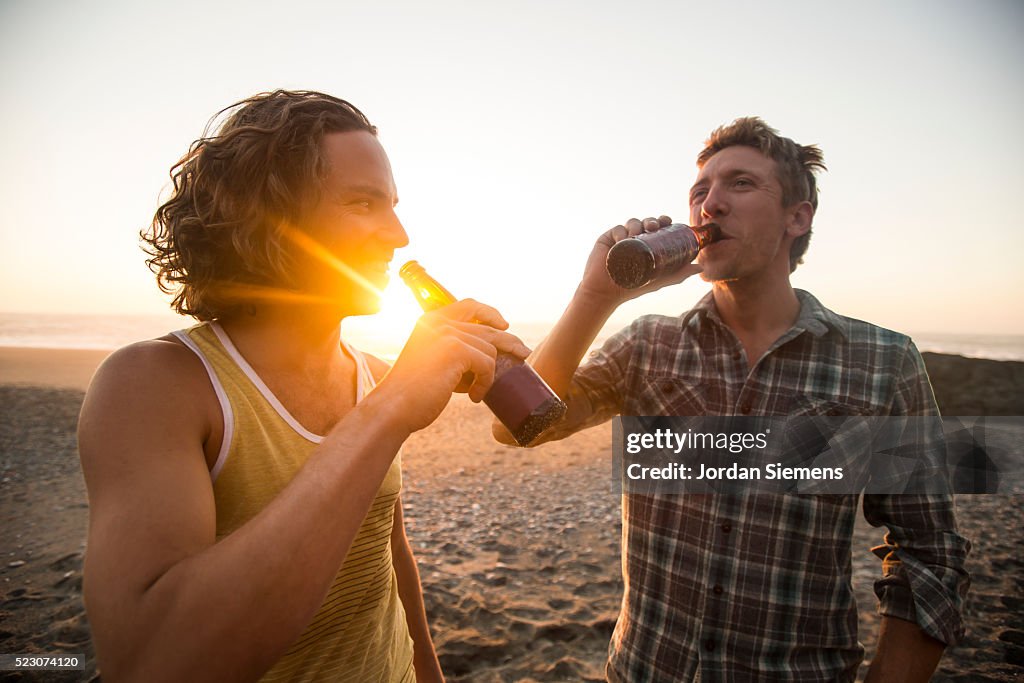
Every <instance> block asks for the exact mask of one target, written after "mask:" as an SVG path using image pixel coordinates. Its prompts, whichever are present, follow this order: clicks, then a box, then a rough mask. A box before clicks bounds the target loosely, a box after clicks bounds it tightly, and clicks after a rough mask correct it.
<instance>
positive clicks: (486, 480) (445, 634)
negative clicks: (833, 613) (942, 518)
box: [0, 349, 1024, 683]
mask: <svg viewBox="0 0 1024 683" xmlns="http://www.w3.org/2000/svg"><path fill="white" fill-rule="evenodd" d="M102 355H103V354H102V353H99V352H64V351H60V352H57V351H35V350H34V351H32V352H24V351H12V350H10V349H0V553H2V560H0V652H6V653H23V652H45V653H57V652H65V653H82V654H84V655H85V656H86V658H87V667H86V670H85V671H84V672H75V673H66V674H54V673H49V672H48V673H44V674H34V675H27V674H17V673H10V672H0V680H26V681H28V680H46V681H52V680H68V681H79V680H90V679H92V678H93V677H94V676H95V659H94V655H93V649H92V646H91V644H90V642H89V628H88V620H87V618H86V616H85V613H84V610H83V607H82V600H81V566H82V556H83V552H84V549H85V528H86V515H87V499H86V495H85V487H84V484H83V482H82V477H81V472H80V469H79V466H78V460H77V454H76V451H75V424H76V420H77V415H78V409H79V406H80V403H81V399H82V389H83V388H84V384H85V382H86V381H87V379H88V375H89V374H90V373H91V369H90V367H94V366H95V364H96V363H97V362H98V361H99V360H100V358H101V357H102ZM926 361H927V362H928V364H929V368H930V370H931V372H932V376H933V383H934V384H935V387H936V394H937V395H938V396H939V398H940V403H941V402H943V401H945V404H944V405H943V406H942V407H943V408H944V412H945V413H946V414H977V412H973V411H972V412H963V411H959V412H958V411H956V410H952V411H951V410H950V409H949V407H948V406H950V405H953V404H951V403H950V401H951V400H953V399H955V400H959V401H962V402H964V403H963V405H968V406H969V405H981V404H980V403H978V402H979V401H988V403H987V404H985V405H987V408H986V410H988V411H991V412H990V413H989V414H1014V415H1021V414H1024V411H1021V410H1020V409H1019V408H1017V405H1018V403H1015V401H1017V402H1019V401H1020V400H1021V398H1022V397H1024V391H1022V388H1024V373H1022V372H1021V371H1022V369H1024V364H1021V363H1016V364H1014V363H995V364H994V365H993V366H989V365H988V364H987V363H994V362H985V361H973V360H966V359H964V360H960V359H958V358H957V357H949V356H936V355H935V354H927V355H926ZM965 363H966V364H965ZM90 364H91V365H90ZM12 368H13V369H12ZM33 368H34V369H33ZM83 378H84V379H83ZM950 378H952V379H950ZM1007 378H1010V381H1009V383H1007ZM951 381H957V382H958V383H959V385H958V386H949V385H948V383H949V382H951ZM54 385H57V386H54ZM999 387H1004V389H999ZM1000 392H1002V394H1000ZM994 395H996V396H998V395H1004V399H1003V401H1002V403H1001V404H998V405H997V404H995V403H993V399H992V396H994ZM943 396H949V397H952V399H951V398H946V399H944V398H943ZM972 401H973V402H974V403H973V404H972V403H971V402H972ZM1000 410H1001V411H1004V412H1001V413H1000V412H999V411H1000ZM1005 411H1015V412H1005ZM489 419H490V418H489V413H487V411H486V410H485V409H484V408H482V407H480V406H475V405H472V404H471V403H469V402H468V401H467V400H465V399H463V398H457V399H455V400H453V401H452V403H451V405H450V406H449V407H448V409H447V410H446V411H445V414H444V415H443V416H442V418H441V419H440V420H439V421H438V422H437V423H435V424H434V425H433V426H431V427H430V428H429V429H427V430H424V431H423V432H420V433H418V434H415V435H414V436H413V437H412V438H411V439H410V440H409V442H408V443H407V445H406V447H405V450H404V462H405V487H406V488H405V493H404V494H403V498H404V500H405V503H406V511H405V515H406V520H407V524H408V533H409V537H410V539H411V540H412V543H413V547H414V549H415V551H416V552H417V556H418V559H419V563H420V568H421V572H422V579H423V585H424V597H425V601H426V604H427V608H428V612H429V616H430V621H431V628H432V631H433V633H434V637H435V642H436V644H437V648H438V653H439V656H440V658H441V662H442V665H443V667H444V670H445V673H446V675H447V677H448V679H449V680H451V681H531V680H532V681H599V680H603V667H604V659H605V655H606V650H607V645H608V639H609V636H610V634H611V631H612V628H613V627H614V623H615V618H616V616H617V613H618V604H619V600H620V598H621V594H622V582H621V577H620V572H619V561H620V555H619V534H620V528H621V527H620V522H619V513H620V503H619V499H618V498H617V497H615V496H613V495H612V494H611V493H610V479H609V471H610V470H609V466H610V427H609V426H608V425H604V426H601V427H597V428H595V429H592V430H589V431H586V432H583V433H581V434H577V435H576V436H574V437H572V438H570V439H567V440H565V441H563V442H560V443H556V444H548V445H545V446H542V447H540V448H538V449H535V450H532V451H523V450H520V449H513V448H508V447H504V446H500V445H498V444H495V443H494V442H493V441H491V439H490V437H489ZM957 502H958V506H959V514H960V522H961V526H962V530H963V532H964V533H965V535H967V536H968V537H969V538H970V539H971V540H972V542H973V543H974V549H973V552H972V554H971V556H970V558H969V564H968V568H969V571H970V572H971V574H972V576H973V587H972V590H971V593H970V596H969V598H968V603H967V608H966V616H967V622H968V636H967V638H966V640H965V642H964V643H963V644H961V645H959V646H957V647H955V648H952V649H950V650H949V651H947V653H946V655H945V657H944V658H943V661H942V663H941V664H940V668H939V673H938V674H937V675H936V676H935V678H934V680H936V681H958V682H961V683H967V682H968V681H1017V680H1022V677H1024V505H1022V503H1024V500H1022V499H1021V498H1020V497H1019V496H1018V497H1014V496H959V497H958V501H957ZM880 538H881V531H880V530H878V529H873V528H871V527H870V526H868V525H867V523H866V522H863V520H862V521H861V522H860V524H859V525H858V527H857V529H856V532H855V538H854V547H855V554H854V564H853V567H854V587H855V589H856V591H857V598H858V603H859V605H860V626H861V629H860V639H861V641H862V642H863V643H864V645H865V647H867V649H868V658H870V657H871V655H872V652H873V648H874V642H875V632H876V629H877V624H878V617H877V615H876V614H875V599H874V596H873V593H872V582H873V580H874V578H875V577H876V576H877V574H878V572H879V565H878V562H877V560H876V559H875V558H874V557H873V556H872V555H871V554H870V553H869V552H868V548H870V547H871V546H872V545H875V544H877V542H878V540H880Z"/></svg>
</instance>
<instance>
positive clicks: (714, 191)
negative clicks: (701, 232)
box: [700, 186, 728, 218]
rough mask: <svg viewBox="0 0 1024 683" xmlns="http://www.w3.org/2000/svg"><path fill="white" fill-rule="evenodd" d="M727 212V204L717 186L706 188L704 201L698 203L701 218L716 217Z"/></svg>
mask: <svg viewBox="0 0 1024 683" xmlns="http://www.w3.org/2000/svg"><path fill="white" fill-rule="evenodd" d="M727 212H728V206H727V205H726V203H725V201H724V200H723V197H722V193H721V192H720V191H719V190H718V188H717V187H715V186H712V187H711V189H709V190H708V193H707V195H706V196H705V197H704V201H703V202H701V205H700V215H701V218H718V217H719V216H722V215H724V214H726V213H727Z"/></svg>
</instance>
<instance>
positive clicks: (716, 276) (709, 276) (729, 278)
mask: <svg viewBox="0 0 1024 683" xmlns="http://www.w3.org/2000/svg"><path fill="white" fill-rule="evenodd" d="M700 279H701V280H703V281H704V282H710V283H711V284H717V283H722V282H733V281H735V280H738V279H739V278H738V277H737V276H736V275H734V274H732V273H726V272H722V271H719V270H716V269H710V270H709V269H707V268H705V269H704V270H702V271H701V272H700Z"/></svg>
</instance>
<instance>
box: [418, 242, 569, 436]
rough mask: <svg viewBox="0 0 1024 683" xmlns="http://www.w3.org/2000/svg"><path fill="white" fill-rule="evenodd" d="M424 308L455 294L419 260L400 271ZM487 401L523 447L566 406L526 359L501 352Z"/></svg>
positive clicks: (450, 299) (451, 300) (452, 299)
mask: <svg viewBox="0 0 1024 683" xmlns="http://www.w3.org/2000/svg"><path fill="white" fill-rule="evenodd" d="M398 275H399V277H401V278H402V282H404V283H405V284H406V285H407V286H408V287H409V289H411V290H412V292H413V294H414V295H415V296H416V300H417V301H418V302H419V304H420V307H421V308H422V309H423V310H424V311H432V310H434V309H437V308H441V307H442V306H447V305H448V304H452V303H455V301H456V298H455V296H454V295H453V294H452V293H451V292H449V291H448V290H447V289H445V288H444V287H443V286H442V285H441V283H439V282H438V281H437V280H435V279H434V278H432V277H431V276H430V275H429V274H427V271H426V270H424V269H423V266H421V265H420V264H419V263H417V262H416V261H409V262H408V263H406V264H405V265H404V266H402V268H401V269H400V270H399V271H398ZM484 403H485V404H487V407H488V408H490V409H491V412H493V413H494V415H495V417H497V418H498V419H499V420H501V423H502V424H503V425H505V428H506V429H508V431H509V433H511V434H512V438H514V439H515V440H516V443H517V444H519V445H520V446H528V445H529V444H530V443H532V442H533V441H534V440H535V439H536V438H537V437H538V436H540V434H541V432H543V431H544V430H545V429H547V428H548V427H550V426H551V425H553V424H554V423H555V422H557V421H559V420H560V419H562V417H563V416H564V415H565V411H566V405H565V403H564V402H563V401H562V399H560V398H559V397H558V394H556V393H555V392H554V391H552V390H551V387H549V386H548V385H547V383H546V382H545V381H544V380H543V379H542V378H541V376H540V375H538V374H537V373H536V372H535V371H534V369H533V368H531V367H530V366H529V365H528V364H526V363H525V362H524V361H522V360H520V359H519V358H517V357H515V356H513V355H512V354H509V353H503V352H501V351H499V352H498V357H497V359H496V361H495V364H494V383H493V384H492V385H491V388H490V389H489V390H488V391H487V394H486V395H485V396H484Z"/></svg>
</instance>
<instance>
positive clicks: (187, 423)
mask: <svg viewBox="0 0 1024 683" xmlns="http://www.w3.org/2000/svg"><path fill="white" fill-rule="evenodd" d="M449 308H450V309H452V310H450V311H448V312H447V313H444V314H442V313H440V312H439V313H438V314H431V316H424V319H425V320H426V323H424V324H423V325H421V326H417V332H414V335H413V337H414V338H412V339H410V342H409V344H408V345H407V347H406V350H404V351H403V356H402V357H400V358H399V361H398V362H397V363H396V367H395V369H394V371H393V372H392V373H390V374H389V377H388V378H387V379H386V381H385V382H383V383H382V385H381V386H380V387H379V388H378V389H377V390H376V391H374V392H372V393H371V394H369V395H368V396H367V397H366V399H364V401H362V402H361V403H359V404H358V405H356V406H355V407H354V408H353V409H352V410H350V411H349V413H348V414H346V415H345V416H344V417H343V418H342V419H341V420H340V421H339V423H338V424H337V425H336V427H335V428H334V429H333V430H332V431H331V433H330V434H329V435H328V436H327V437H326V438H325V439H324V441H323V442H322V443H321V444H320V446H318V448H317V449H316V451H314V453H313V455H312V456H310V458H309V460H308V461H307V463H306V464H305V465H304V466H303V468H302V469H301V470H300V471H299V473H298V474H297V475H296V476H295V478H294V479H293V480H292V481H291V482H290V483H289V485H288V486H287V487H285V489H284V490H283V491H282V492H281V493H280V494H279V495H278V496H277V497H276V498H275V499H274V500H273V501H272V502H271V503H270V504H269V505H268V506H267V507H266V508H264V509H263V510H262V511H261V512H260V513H259V514H258V515H256V516H255V517H254V518H253V519H251V520H250V521H249V522H248V523H246V524H245V525H244V526H242V527H241V528H240V529H238V530H237V531H236V532H234V533H232V534H231V535H230V536H228V537H226V538H224V539H221V540H220V541H219V542H216V538H215V519H216V511H215V508H214V500H213V492H212V486H211V483H210V478H209V473H208V471H207V468H206V461H205V458H204V453H203V442H204V439H205V437H206V435H207V433H208V431H209V423H210V418H209V416H208V415H206V414H204V411H203V405H204V401H202V400H199V399H197V397H198V396H201V395H202V392H203V391H206V392H207V393H211V394H212V390H211V389H210V386H209V383H208V381H207V380H206V378H205V373H204V372H203V371H202V369H201V368H199V367H197V366H198V361H196V360H195V359H194V357H191V358H190V356H191V352H189V351H188V350H186V349H184V348H182V347H179V346H177V345H174V344H172V343H170V342H149V343H146V344H143V345H140V346H136V347H129V349H126V350H124V351H122V352H119V353H118V354H115V355H114V356H113V357H112V358H111V359H110V360H109V361H108V362H107V363H106V364H104V366H103V368H101V370H100V371H99V373H98V375H97V378H96V379H95V380H94V383H93V386H92V387H91V388H90V390H89V393H88V396H87V398H86V401H85V404H84V406H83V412H82V417H81V420H80V425H79V448H80V454H81V459H82V466H83V470H84V472H85V476H86V483H87V485H88V489H89V499H90V525H89V546H88V554H87V558H86V573H85V579H86V580H85V598H86V603H87V605H88V607H89V617H90V621H91V622H92V626H93V634H94V638H95V641H96V646H97V652H98V655H99V658H100V664H101V666H102V668H103V672H104V679H109V680H111V681H118V680H147V681H163V680H168V681H175V680H193V681H201V680H211V681H234V680H254V679H256V678H258V677H259V676H260V675H261V674H262V673H263V672H264V671H266V670H267V669H268V668H269V667H270V666H271V665H272V664H273V663H274V662H275V661H276V660H277V659H278V658H279V657H280V656H281V654H283V652H284V651H285V650H286V649H287V647H288V646H289V645H290V643H291V642H292V641H293V640H294V639H295V637H297V636H298V635H299V634H300V633H301V632H302V630H303V629H304V628H305V627H306V625H307V624H308V622H309V620H310V619H311V618H312V616H313V615H314V614H315V612H316V610H317V609H318V608H319V606H320V604H321V603H322V601H323V598H324V596H325V594H326V592H327V590H328V587H329V585H330V582H331V580H332V578H333V577H334V575H335V574H336V572H337V570H338V567H339V566H340V565H341V563H342V561H343V560H344V558H345V555H346V554H347V552H348V548H349V546H350V545H351V543H352V540H353V539H354V537H355V535H356V533H357V532H358V529H359V526H360V524H361V523H362V520H363V518H364V517H365V515H366V511H367V509H368V508H369V506H370V504H371V502H372V500H373V497H374V495H375V493H376V491H377V489H378V487H379V486H380V482H381V481H382V480H383V478H384V475H385V473H386V472H387V469H388V467H389V466H390V463H391V461H392V460H393V459H394V456H395V453H396V452H397V450H398V448H399V446H400V445H401V443H402V441H403V440H404V439H405V438H406V437H407V436H408V434H409V433H411V432H412V431H415V430H417V429H420V428H422V427H424V426H426V425H427V424H429V423H430V422H432V421H433V419H435V418H436V416H437V415H438V414H439V413H440V412H441V410H443V408H444V405H445V404H446V403H447V401H448V399H449V398H450V395H451V390H452V389H453V388H454V387H455V386H456V384H458V382H459V380H460V378H461V377H462V375H463V374H464V373H465V372H473V373H474V375H475V376H476V377H477V382H478V384H477V385H474V386H473V387H471V388H470V396H471V397H472V398H473V399H474V400H479V399H480V397H482V395H483V393H484V392H485V391H486V389H487V387H488V386H489V383H490V381H491V379H492V377H493V359H494V354H495V353H496V350H495V346H496V345H497V346H498V347H500V348H502V349H503V350H506V351H510V352H513V353H516V354H524V353H525V350H524V348H523V347H522V345H521V343H520V342H518V340H515V338H514V337H511V335H507V334H505V333H503V332H500V331H498V330H497V329H494V327H498V326H500V325H501V324H502V323H503V321H501V320H500V316H497V314H496V312H493V313H488V311H487V310H481V309H483V308H484V307H482V306H481V305H479V304H475V303H474V302H468V303H460V304H455V305H453V306H452V307H449ZM488 310H490V311H492V310H493V309H488ZM450 316H458V320H451V319H448V318H449V317H450ZM488 317H492V318H494V319H495V321H496V322H495V325H494V327H488V326H486V325H472V324H469V323H463V322H461V321H463V320H472V319H482V320H483V319H486V318H488ZM190 364H191V365H190ZM204 382H205V386H203V383H204ZM413 388H415V390H413Z"/></svg>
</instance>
